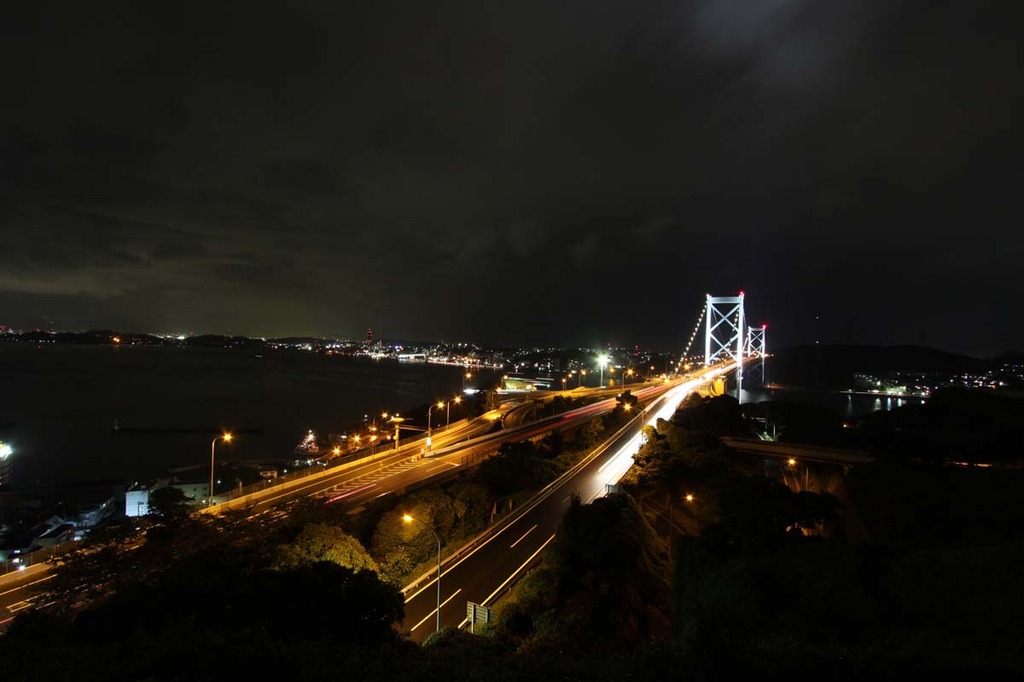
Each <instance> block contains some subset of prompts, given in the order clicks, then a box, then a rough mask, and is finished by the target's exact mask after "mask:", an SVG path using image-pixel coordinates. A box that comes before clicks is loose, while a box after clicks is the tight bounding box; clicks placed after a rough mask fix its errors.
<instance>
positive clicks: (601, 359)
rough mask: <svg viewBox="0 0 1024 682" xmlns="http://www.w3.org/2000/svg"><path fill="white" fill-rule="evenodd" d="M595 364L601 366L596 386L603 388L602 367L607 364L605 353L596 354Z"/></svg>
mask: <svg viewBox="0 0 1024 682" xmlns="http://www.w3.org/2000/svg"><path fill="white" fill-rule="evenodd" d="M597 364H598V366H599V367H600V368H601V381H600V382H599V383H598V384H597V385H598V388H604V367H605V365H607V364H608V356H607V355H598V356H597Z"/></svg>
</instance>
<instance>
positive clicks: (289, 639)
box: [0, 396, 1024, 681]
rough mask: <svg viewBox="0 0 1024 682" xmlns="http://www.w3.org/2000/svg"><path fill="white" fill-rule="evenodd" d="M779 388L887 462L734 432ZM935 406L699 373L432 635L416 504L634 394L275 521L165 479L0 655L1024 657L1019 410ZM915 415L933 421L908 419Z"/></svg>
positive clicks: (674, 659)
mask: <svg viewBox="0 0 1024 682" xmlns="http://www.w3.org/2000/svg"><path fill="white" fill-rule="evenodd" d="M961 399H964V398H963V397H962V396H953V397H951V398H950V400H952V401H954V403H956V401H957V400H961ZM970 399H971V398H966V400H970ZM957 404H960V403H957ZM765 409H769V410H770V411H771V414H772V415H773V417H772V419H773V420H775V421H776V426H777V429H776V432H777V433H778V435H779V438H780V442H783V443H785V442H787V441H788V442H813V443H816V444H819V445H827V446H830V447H839V446H844V447H858V448H859V449H862V450H865V451H868V452H871V453H873V454H875V455H876V456H877V459H876V462H875V463H873V464H868V465H857V466H856V467H853V468H850V469H848V470H845V471H844V470H843V469H842V468H841V467H838V466H836V465H830V464H823V463H814V462H792V463H789V462H786V461H785V460H779V461H769V460H766V459H763V458H759V457H758V458H753V457H749V456H747V455H742V454H740V453H737V452H733V451H730V450H729V449H727V448H725V447H724V446H723V445H722V444H721V442H720V440H719V436H723V435H730V436H741V437H754V436H755V434H756V433H757V432H758V431H761V430H763V429H764V423H763V422H760V421H758V420H757V419H756V418H759V417H762V416H763V412H764V410H765ZM933 409H934V410H936V413H935V414H943V415H945V416H944V417H942V418H938V417H935V416H934V414H932V413H920V412H912V411H911V412H906V413H902V414H898V413H896V412H895V411H894V414H892V415H889V416H884V417H883V416H872V417H867V418H865V419H863V420H861V421H859V422H856V423H850V422H846V423H845V425H844V422H843V421H842V420H840V419H839V418H838V417H836V416H835V415H832V414H831V413H826V412H820V411H817V410H816V409H815V408H811V407H807V406H799V405H771V406H769V405H760V406H743V408H742V409H741V407H740V406H739V405H738V404H737V403H736V402H735V400H733V399H731V398H729V397H718V398H691V399H690V400H688V401H687V402H686V403H685V404H684V405H683V406H682V408H681V409H680V410H679V411H678V412H677V413H676V414H675V416H674V417H673V418H672V419H671V420H670V421H662V422H659V423H658V425H657V427H656V428H650V427H649V428H648V429H647V433H646V443H645V445H644V446H643V447H642V449H641V451H640V453H638V455H637V457H636V463H635V466H634V467H633V468H632V469H631V471H630V472H629V474H628V476H627V478H626V480H624V481H623V482H622V485H621V491H620V493H619V494H614V495H610V496H608V497H606V498H602V499H599V500H597V501H595V502H594V503H592V504H590V505H582V504H579V503H578V502H575V503H574V504H572V505H571V506H570V509H569V511H568V512H567V514H566V516H565V518H564V520H563V524H562V528H561V530H560V532H559V534H558V536H557V537H556V539H555V541H554V542H553V543H552V544H551V546H550V547H549V548H548V550H546V552H545V554H544V555H543V557H544V560H543V562H542V563H541V564H539V565H538V566H537V567H535V568H534V569H533V570H532V571H531V572H530V573H529V574H528V575H527V577H526V578H525V579H524V580H522V581H520V582H519V584H518V585H517V586H516V587H515V588H514V590H513V591H512V592H511V593H509V594H508V595H506V596H505V597H503V598H502V599H501V601H500V602H499V603H498V604H497V605H496V611H497V615H498V618H497V622H496V623H495V624H494V625H491V626H485V627H482V628H480V629H478V631H477V633H476V634H469V633H467V632H463V631H455V630H447V631H442V632H441V633H439V634H437V635H434V636H433V637H432V638H431V639H429V640H428V641H427V643H426V645H425V646H419V645H416V644H413V643H410V642H409V641H407V640H406V639H404V638H403V636H402V635H401V633H399V631H398V630H397V629H396V627H395V626H396V625H397V624H398V623H400V622H401V618H402V602H403V599H402V595H401V592H400V591H399V587H400V586H401V585H402V584H404V582H405V581H407V580H408V579H409V578H410V577H414V576H416V575H418V574H419V573H421V572H422V571H424V570H426V568H428V567H429V564H430V561H431V553H432V548H433V547H434V545H433V538H432V537H430V536H429V535H427V534H425V533H424V532H423V530H422V529H418V528H416V527H411V526H409V525H408V524H402V523H401V521H400V515H401V513H403V512H404V511H409V512H411V513H413V514H414V515H417V517H418V518H419V517H422V518H424V519H429V520H430V521H431V522H432V524H433V525H434V526H435V527H436V528H438V530H439V532H440V533H441V534H442V536H443V538H444V540H445V544H446V551H449V550H450V549H454V548H456V547H458V546H459V545H460V544H462V542H464V541H465V540H466V539H468V538H471V537H473V536H474V535H475V534H477V533H479V532H481V531H483V530H484V529H485V528H486V527H487V526H488V525H489V524H491V523H492V522H493V521H494V520H495V519H497V518H498V517H500V516H501V515H503V514H507V513H509V510H510V509H511V510H514V509H516V508H517V507H518V505H519V504H521V502H522V501H523V500H525V499H526V498H528V497H529V495H530V494H531V493H532V491H533V490H536V489H537V488H538V487H541V486H543V485H544V484H545V483H546V482H547V481H549V480H551V478H552V477H554V476H556V475H558V474H559V473H560V472H561V471H564V470H565V469H566V468H568V467H569V466H571V463H572V462H574V461H577V460H578V458H579V457H580V456H581V455H582V453H584V452H585V451H586V449H587V448H588V447H589V446H592V445H593V444H594V443H596V442H598V441H600V439H601V437H602V431H608V430H610V429H613V428H614V427H615V425H616V424H617V423H619V422H621V421H622V420H624V419H625V416H624V415H623V414H622V412H621V410H617V411H616V412H615V413H613V414H612V415H610V416H609V417H608V418H607V420H606V421H605V422H604V423H602V422H595V423H594V424H592V425H590V426H587V427H586V428H582V429H579V430H577V432H576V433H571V434H567V435H565V436H560V437H553V438H549V439H547V440H545V441H542V442H538V443H519V444H515V445H512V446H508V447H506V448H505V450H504V451H503V452H502V453H501V454H500V455H499V456H497V457H495V458H493V459H491V460H487V461H486V462H485V463H484V464H483V465H481V466H480V467H478V468H477V469H476V470H475V471H474V472H473V473H472V474H471V475H467V476H465V477H463V478H461V479H458V480H456V481H453V482H449V483H447V484H446V485H443V486H439V487H436V488H432V489H425V490H421V491H419V492H417V493H414V494H413V495H410V496H408V497H407V498H405V499H402V500H399V501H398V502H395V501H390V502H381V503H379V504H378V505H375V506H373V507H371V508H366V509H363V510H359V511H358V513H354V514H351V513H340V512H338V511H337V510H334V509H332V508H331V506H330V505H323V504H320V503H317V504H313V503H307V504H303V505H296V506H293V507H292V508H290V509H289V510H288V514H287V515H286V516H284V515H282V516H281V517H280V518H278V519H277V520H274V519H273V518H269V517H268V518H267V519H266V520H264V521H262V522H253V521H245V520H242V519H230V518H229V519H224V520H221V521H210V520H202V519H198V518H195V517H193V516H191V515H189V514H188V512H187V510H186V509H185V508H184V507H183V506H182V504H181V500H176V499H173V496H170V498H169V499H164V500H158V504H157V505H156V506H157V509H158V511H159V512H160V513H159V514H155V515H153V516H152V517H151V518H149V519H147V520H146V521H145V524H146V526H145V528H144V536H143V538H142V541H141V543H140V541H139V539H138V538H139V535H138V534H137V533H135V532H134V528H129V529H126V530H123V531H118V530H117V529H111V530H110V532H109V534H108V537H106V538H96V539H95V540H94V542H93V543H92V550H91V551H89V552H83V553H81V554H80V555H78V556H76V557H75V558H74V559H73V560H72V561H71V562H69V564H68V565H67V566H65V567H64V568H63V569H62V570H61V571H60V572H59V573H58V577H57V578H55V579H54V580H53V581H51V583H50V589H49V591H48V592H47V594H45V595H42V599H43V600H44V601H48V602H52V604H51V605H50V606H49V607H47V608H45V609H38V610H36V611H33V612H30V613H27V614H26V615H23V616H19V617H18V618H17V619H16V620H15V622H14V624H13V626H12V628H11V629H10V631H9V633H8V634H7V635H6V636H4V637H3V638H0V667H2V668H0V669H2V670H3V677H4V679H5V680H7V679H10V680H22V679H69V680H70V679H75V680H92V679H96V680H100V679H102V680H117V679H125V680H128V679H131V680H147V679H151V680H179V679H180V680H186V679H187V680H197V679H213V678H222V679H223V678H227V679H238V678H243V677H252V678H254V679H268V678H273V677H279V676H280V677H282V678H285V679H356V680H358V679H387V680H464V679H465V680H470V679H471V680H548V679H586V680H623V679H630V680H669V679H697V680H705V679H706V680H712V679H714V680H718V679H736V676H737V675H749V676H756V677H758V678H770V679H787V680H793V679H829V680H854V679H856V680H858V681H863V680H864V679H874V680H878V679H882V680H896V679H899V680H906V679H921V678H922V677H923V676H932V677H940V676H941V677H942V678H948V675H949V674H953V675H959V676H967V677H969V678H970V679H995V678H1004V677H1006V678H1009V677H1014V678H1018V679H1019V677H1020V675H1021V674H1022V673H1024V640H1022V639H1021V638H1022V631H1021V628H1020V614H1021V613H1024V589H1022V588H1021V587H1020V585H1019V584H1018V583H1019V580H1018V575H1017V573H1018V567H1019V566H1022V565H1024V541H1022V537H1021V530H1020V529H1021V528H1022V522H1024V497H1022V496H1021V495H1020V494H1019V491H1020V490H1021V489H1024V487H1022V483H1024V476H1022V474H1021V471H1020V469H1018V468H1014V466H1013V465H1014V464H1016V463H1018V461H1017V460H1016V459H1015V455H1014V452H1015V451H1014V450H1013V449H1012V447H1011V445H1012V443H1011V442H1010V440H1009V439H1008V437H1007V436H1005V433H1004V435H1001V436H999V437H998V438H995V439H993V437H992V430H993V429H996V430H998V429H1000V428H1003V426H1000V425H1004V426H1005V428H1006V429H1007V430H1012V426H1011V422H1012V420H1009V421H1007V422H1005V424H1004V421H1001V419H1002V418H997V417H995V416H992V415H991V414H989V413H988V412H986V414H989V416H990V419H988V420H987V421H985V420H983V421H982V423H981V425H979V424H978V419H970V420H959V421H958V420H955V419H954V418H953V416H951V414H955V413H956V412H957V410H956V409H953V408H950V406H949V404H945V405H943V403H942V401H939V402H938V403H936V405H935V407H934V408H933ZM1003 409H1005V410H1008V411H1009V412H1008V413H1009V414H1012V413H1013V410H1015V409H1019V406H1017V405H1010V404H1006V405H1003V406H1002V407H1000V408H999V409H997V410H996V412H997V413H999V412H1000V410H1003ZM942 410H946V412H942ZM949 410H952V412H949ZM922 414H926V415H927V414H932V416H930V417H922V416H921V415H922ZM901 420H907V421H909V422H912V423H915V424H919V425H921V426H920V428H919V429H917V430H916V431H914V435H913V438H914V439H913V440H906V439H907V438H908V437H909V436H908V434H907V430H906V427H905V424H906V423H907V422H906V421H901ZM929 425H930V426H929ZM932 430H938V432H939V433H945V434H947V435H949V434H952V433H955V434H958V437H957V439H954V440H949V439H944V438H943V437H939V436H934V435H932V436H928V435H927V434H928V433H929V432H930V431H932ZM1007 432H1009V431H1007ZM1000 433H1003V432H1000ZM901 439H902V440H901ZM1018 442H1019V441H1018ZM950 443H955V448H954V449H955V450H956V452H947V449H948V447H953V446H950ZM923 444H931V447H930V448H925V447H924V445H923ZM918 446H920V447H918ZM968 446H970V447H968ZM901 447H902V448H908V447H909V448H911V450H912V451H906V450H901V449H900V448H901ZM1000 447H1003V449H1002V450H1000V449H999V448H1000ZM969 461H974V462H982V463H989V464H991V463H992V462H998V463H1000V464H1002V465H1004V466H1001V467H995V466H989V467H987V468H983V467H974V466H964V465H963V464H965V463H967V462H969ZM952 462H961V465H954V464H952ZM135 545H139V546H135ZM82 604H88V606H86V607H82V606H81V605H82Z"/></svg>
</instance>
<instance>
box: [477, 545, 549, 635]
mask: <svg viewBox="0 0 1024 682" xmlns="http://www.w3.org/2000/svg"><path fill="white" fill-rule="evenodd" d="M554 539H555V534H554V533H552V534H551V537H549V538H548V539H547V540H545V541H544V544H543V545H541V546H540V547H538V548H537V551H536V552H534V553H533V554H531V555H530V558H529V559H527V560H526V561H524V562H523V563H522V564H520V566H519V568H517V569H516V570H514V571H512V574H511V575H509V577H507V578H505V582H503V583H502V584H500V585H498V587H497V588H496V589H495V590H494V592H491V593H490V594H489V595H488V596H487V599H484V600H483V601H482V602H480V605H481V606H487V603H488V602H489V601H491V600H492V599H494V595H496V594H498V593H499V592H501V591H502V589H504V587H505V586H506V585H508V584H509V583H510V582H512V579H513V578H515V577H516V576H517V575H518V574H519V572H520V571H522V570H523V569H524V568H526V567H527V566H529V565H530V562H531V561H533V560H534V558H535V557H536V556H537V555H538V554H540V553H541V552H543V551H544V548H545V547H547V546H548V544H550V543H551V541H552V540H554ZM468 624H469V618H463V619H462V622H461V623H459V629H460V630H461V629H462V628H464V627H465V626H466V625H468Z"/></svg>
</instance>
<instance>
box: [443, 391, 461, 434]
mask: <svg viewBox="0 0 1024 682" xmlns="http://www.w3.org/2000/svg"><path fill="white" fill-rule="evenodd" d="M461 402H462V398H461V397H460V396H456V397H455V398H453V399H452V400H449V401H448V402H447V403H446V405H447V409H445V415H444V428H445V429H446V430H447V429H448V427H449V426H450V425H451V423H452V403H455V404H456V405H458V404H459V403H461Z"/></svg>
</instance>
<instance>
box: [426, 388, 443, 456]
mask: <svg viewBox="0 0 1024 682" xmlns="http://www.w3.org/2000/svg"><path fill="white" fill-rule="evenodd" d="M435 407H444V401H443V400H439V401H437V405H433V404H431V406H430V407H428V408H427V450H429V449H430V434H431V433H432V431H431V430H430V412H431V411H432V410H433V409H434V408H435Z"/></svg>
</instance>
